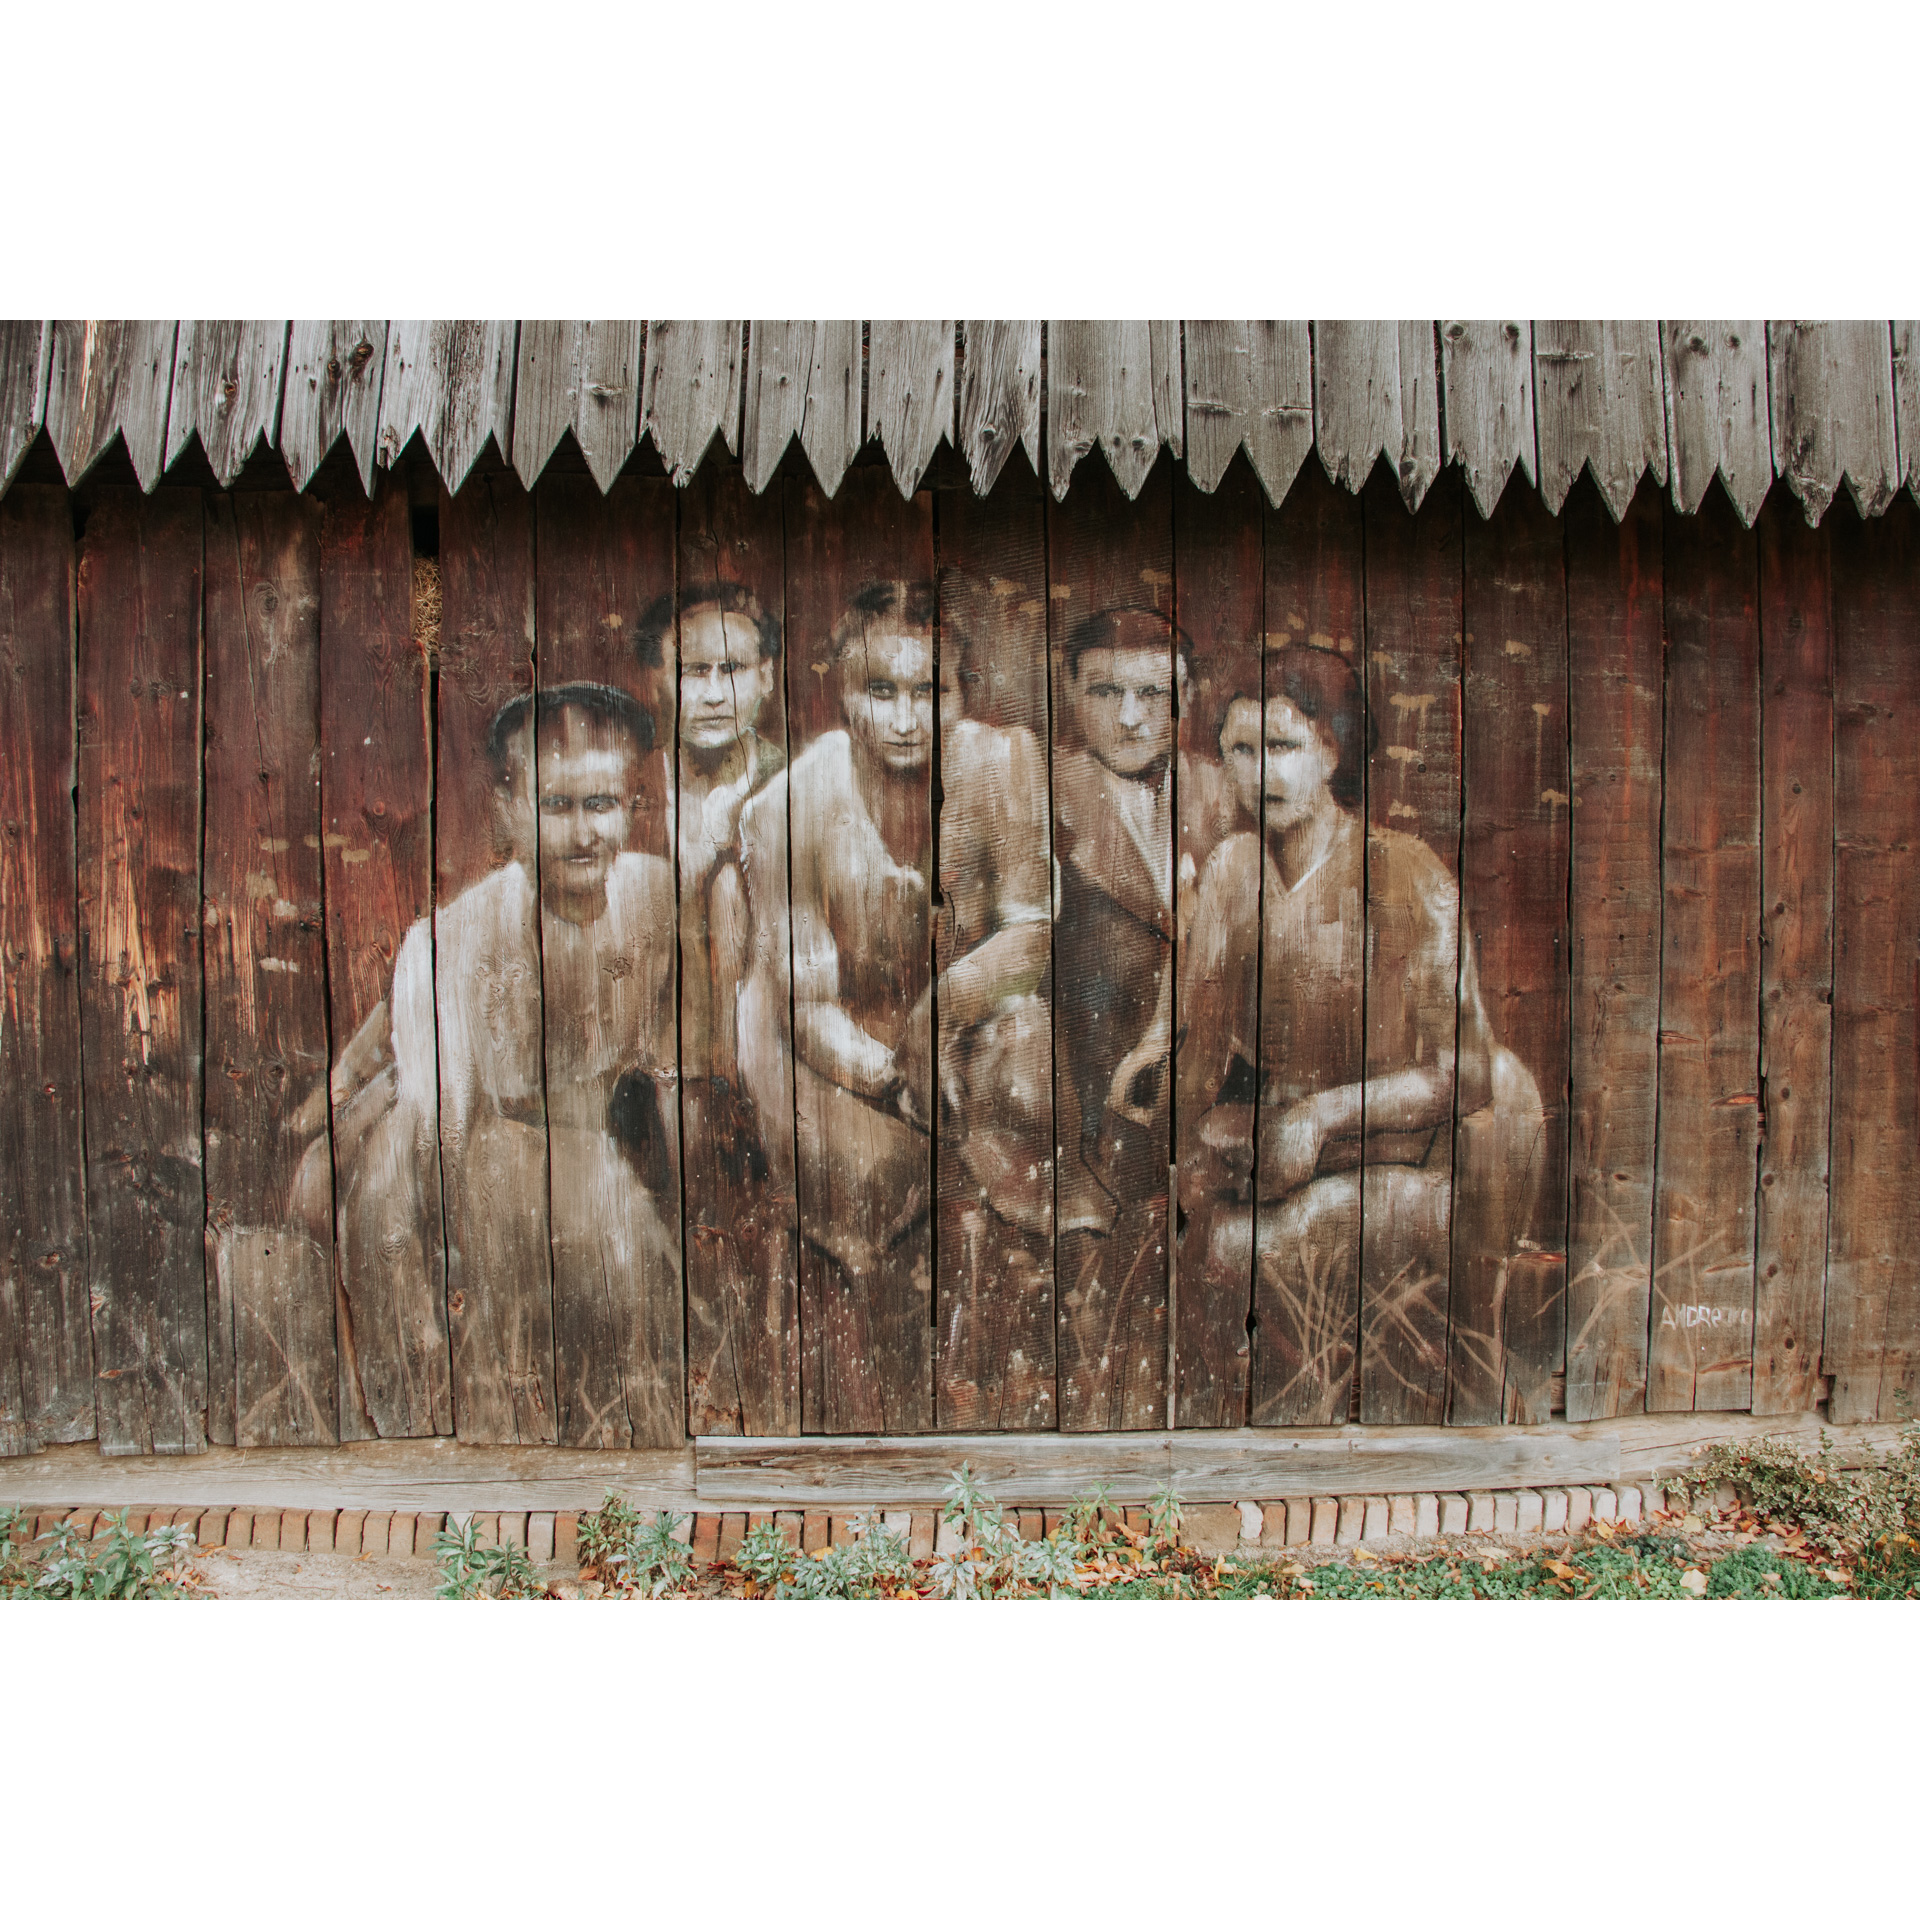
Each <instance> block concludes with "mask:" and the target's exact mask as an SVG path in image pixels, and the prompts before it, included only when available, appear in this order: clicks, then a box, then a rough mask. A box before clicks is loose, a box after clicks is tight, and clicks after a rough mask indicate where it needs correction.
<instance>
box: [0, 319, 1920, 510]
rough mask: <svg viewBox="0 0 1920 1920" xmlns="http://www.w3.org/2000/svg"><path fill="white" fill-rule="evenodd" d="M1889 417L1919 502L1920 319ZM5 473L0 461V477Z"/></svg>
mask: <svg viewBox="0 0 1920 1920" xmlns="http://www.w3.org/2000/svg"><path fill="white" fill-rule="evenodd" d="M1893 416H1894V440H1895V445H1896V447H1897V450H1898V452H1899V456H1900V478H1901V480H1902V481H1904V482H1905V484H1906V489H1907V491H1908V492H1909V493H1910V494H1912V495H1913V497H1914V498H1915V499H1916V500H1920V320H1896V321H1895V322H1894V323H1893ZM5 471H6V466H5V461H4V459H0V476H3V475H4V474H5Z"/></svg>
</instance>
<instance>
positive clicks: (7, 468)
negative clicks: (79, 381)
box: [0, 320, 52, 487]
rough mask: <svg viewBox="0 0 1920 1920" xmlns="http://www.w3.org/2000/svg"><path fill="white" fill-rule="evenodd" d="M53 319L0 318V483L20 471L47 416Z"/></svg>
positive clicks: (4, 483)
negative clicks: (28, 450) (48, 367)
mask: <svg viewBox="0 0 1920 1920" xmlns="http://www.w3.org/2000/svg"><path fill="white" fill-rule="evenodd" d="M51 340H52V323H51V322H50V321H46V320H0V487H5V486H6V484H7V482H8V481H10V480H11V479H12V478H13V476H14V475H15V474H16V473H18V472H19V471H20V462H21V461H22V460H24V459H25V458H26V457H27V449H28V448H29V447H30V446H31V445H32V444H33V437H34V435H35V434H37V433H38V432H39V431H40V427H41V423H42V422H43V421H44V420H45V419H46V417H47V361H48V358H49V347H50V345H51Z"/></svg>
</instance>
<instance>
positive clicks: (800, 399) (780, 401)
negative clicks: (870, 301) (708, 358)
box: [740, 320, 860, 500]
mask: <svg viewBox="0 0 1920 1920" xmlns="http://www.w3.org/2000/svg"><path fill="white" fill-rule="evenodd" d="M794 439H797V440H798V441H799V442H800V448H801V451H802V452H803V453H805V455H806V456H807V459H808V461H809V462H810V463H811V465H812V467H813V477H814V478H815V479H816V480H818V481H819V483H820V491H821V492H822V493H824V494H825V495H826V496H827V498H828V499H829V500H831V499H832V498H833V496H834V495H835V494H836V493H837V492H838V491H839V490H840V482H841V481H842V480H843V479H844V478H845V477H846V472H847V469H848V467H850V466H851V465H852V464H853V456H854V455H855V454H856V453H858V452H859V451H860V323H859V321H857V320H756V321H755V322H754V323H753V327H752V330H751V335H750V346H749V350H748V355H747V405H746V416H745V419H744V422H743V424H742V426H741V438H740V464H741V466H742V467H743V468H744V469H745V470H746V475H747V485H748V486H750V487H751V488H752V489H753V490H754V492H755V493H763V492H765V490H766V486H767V483H768V481H770V480H771V479H772V478H773V474H774V469H775V468H776V467H778V466H779V464H780V456H781V455H782V454H783V453H785V452H786V450H787V442H788V441H789V440H794Z"/></svg>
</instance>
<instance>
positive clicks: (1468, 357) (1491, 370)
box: [1440, 320, 1534, 520]
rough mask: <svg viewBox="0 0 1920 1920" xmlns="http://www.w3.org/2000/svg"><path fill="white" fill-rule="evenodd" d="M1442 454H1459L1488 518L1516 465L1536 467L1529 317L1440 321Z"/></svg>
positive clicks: (1457, 457)
mask: <svg viewBox="0 0 1920 1920" xmlns="http://www.w3.org/2000/svg"><path fill="white" fill-rule="evenodd" d="M1440 378H1441V384H1442V389H1443V392H1444V394H1445V398H1446V405H1445V406H1444V407H1443V408H1442V409H1441V423H1442V434H1443V439H1442V455H1443V458H1444V459H1446V460H1449V461H1455V460H1457V461H1458V462H1459V463H1460V467H1461V470H1462V472H1463V473H1464V474H1465V476H1466V482H1467V491H1468V492H1469V493H1470V494H1472V496H1473V504H1474V505H1475V506H1476V507H1478V508H1479V509H1480V517H1481V519H1483V520H1485V519H1488V518H1490V517H1491V516H1492V513H1493V510H1494V508H1495V507H1496V506H1498V505H1499V504H1500V496H1501V495H1502V494H1503V493H1504V492H1505V491H1506V490H1507V482H1508V481H1509V480H1511V479H1512V478H1513V470H1514V468H1516V467H1518V468H1519V469H1520V471H1521V472H1522V473H1524V474H1525V475H1526V476H1527V479H1528V481H1529V482H1531V481H1532V479H1533V474H1534V424H1533V326H1532V323H1531V322H1530V321H1526V320H1443V321H1441V323H1440Z"/></svg>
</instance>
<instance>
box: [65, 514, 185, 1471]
mask: <svg viewBox="0 0 1920 1920" xmlns="http://www.w3.org/2000/svg"><path fill="white" fill-rule="evenodd" d="M200 562H201V519H200V498H199V496H198V495H197V494H195V493H187V492H179V493H163V494H159V495H157V496H155V497H154V498H152V499H148V500H143V499H141V498H140V496H139V495H138V494H136V493H133V492H131V491H129V490H127V489H125V488H120V487H113V488H107V489H104V490H103V491H102V493H101V496H100V498H99V499H98V501H97V502H96V503H95V505H94V507H93V511H92V513H91V514H90V516H89V517H88V521H87V530H86V535H85V537H84V538H83V539H82V541H81V543H80V569H79V614H80V622H79V647H80V654H79V658H80V666H79V763H80V764H79V776H80V777H79V856H80V864H79V872H80V1018H81V1043H82V1058H83V1060H84V1062H85V1087H86V1107H87V1243H88V1269H89V1272H90V1275H91V1291H92V1297H93V1341H94V1357H95V1362H96V1365H97V1367H98V1387H97V1407H98V1420H99V1433H100V1447H101V1451H102V1452H104V1453H191V1452H195V1451H197V1450H198V1449H199V1448H201V1447H204V1446H205V1445H206V1444H207V1432H206V1405H207V1311H206V1282H205V1272H204V1266H205V1254H204V1240H203V1234H204V1232H205V1227H206V1189H205V1183H204V1180H203V1177H202V1168H201V1158H200V1099H201V1051H200V1041H201V1025H200V1019H201V1014H200V993H201V982H200V925H199V921H200V911H199V909H200V899H199V895H200V666H201V660H200Z"/></svg>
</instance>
